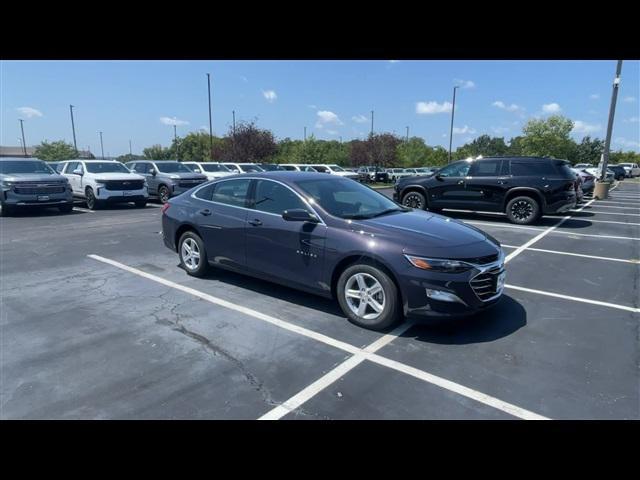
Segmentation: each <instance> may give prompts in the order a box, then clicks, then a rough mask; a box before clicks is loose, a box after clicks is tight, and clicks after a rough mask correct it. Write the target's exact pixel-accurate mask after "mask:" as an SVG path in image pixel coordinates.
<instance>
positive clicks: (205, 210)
mask: <svg viewBox="0 0 640 480" xmlns="http://www.w3.org/2000/svg"><path fill="white" fill-rule="evenodd" d="M198 213H199V214H200V215H204V216H205V217H208V216H209V215H211V210H209V209H208V208H203V209H202V210H198Z"/></svg>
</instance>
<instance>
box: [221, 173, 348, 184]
mask: <svg viewBox="0 0 640 480" xmlns="http://www.w3.org/2000/svg"><path fill="white" fill-rule="evenodd" d="M237 178H267V179H273V180H284V181H297V180H304V179H309V180H311V179H314V178H316V179H325V180H331V181H332V182H339V181H340V180H342V179H343V177H337V176H335V175H327V174H326V173H318V172H297V171H291V170H273V171H271V172H254V173H241V174H239V175H234V176H233V179H237ZM229 179H231V177H230V178H229ZM344 180H348V179H344Z"/></svg>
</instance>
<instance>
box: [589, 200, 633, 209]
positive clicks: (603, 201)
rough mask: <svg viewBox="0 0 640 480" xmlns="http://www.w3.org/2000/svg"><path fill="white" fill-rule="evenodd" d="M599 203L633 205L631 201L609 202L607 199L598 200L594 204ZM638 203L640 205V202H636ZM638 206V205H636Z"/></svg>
mask: <svg viewBox="0 0 640 480" xmlns="http://www.w3.org/2000/svg"><path fill="white" fill-rule="evenodd" d="M601 203H615V204H617V205H630V204H631V205H633V203H632V202H611V201H609V200H598V203H597V204H596V205H600V204H601ZM638 205H639V206H640V202H638ZM636 208H639V207H636Z"/></svg>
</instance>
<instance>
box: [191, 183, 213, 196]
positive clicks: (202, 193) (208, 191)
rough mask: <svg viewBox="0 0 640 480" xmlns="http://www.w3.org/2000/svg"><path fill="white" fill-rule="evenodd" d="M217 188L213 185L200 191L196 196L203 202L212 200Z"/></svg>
mask: <svg viewBox="0 0 640 480" xmlns="http://www.w3.org/2000/svg"><path fill="white" fill-rule="evenodd" d="M215 188H216V184H215V183H212V184H211V185H207V186H206V187H203V188H201V189H200V190H198V191H197V192H196V193H195V194H194V195H195V196H196V197H198V198H201V199H202V200H211V197H212V196H213V190H214V189H215Z"/></svg>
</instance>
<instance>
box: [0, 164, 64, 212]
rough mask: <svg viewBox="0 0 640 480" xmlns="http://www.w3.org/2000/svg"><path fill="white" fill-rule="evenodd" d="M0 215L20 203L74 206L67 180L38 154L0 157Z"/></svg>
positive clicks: (44, 205) (14, 208) (20, 204)
mask: <svg viewBox="0 0 640 480" xmlns="http://www.w3.org/2000/svg"><path fill="white" fill-rule="evenodd" d="M0 187H1V191H0V215H2V216H6V215H10V214H11V213H13V212H14V211H15V210H16V209H17V208H19V207H58V209H60V211H61V212H65V213H68V212H70V211H71V210H72V209H73V192H72V191H71V185H69V181H68V180H67V179H66V178H65V177H63V176H62V175H58V174H57V173H56V172H55V171H54V170H52V169H51V168H50V167H49V166H48V165H47V164H46V163H45V162H43V161H42V160H38V159H37V158H3V159H0Z"/></svg>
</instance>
